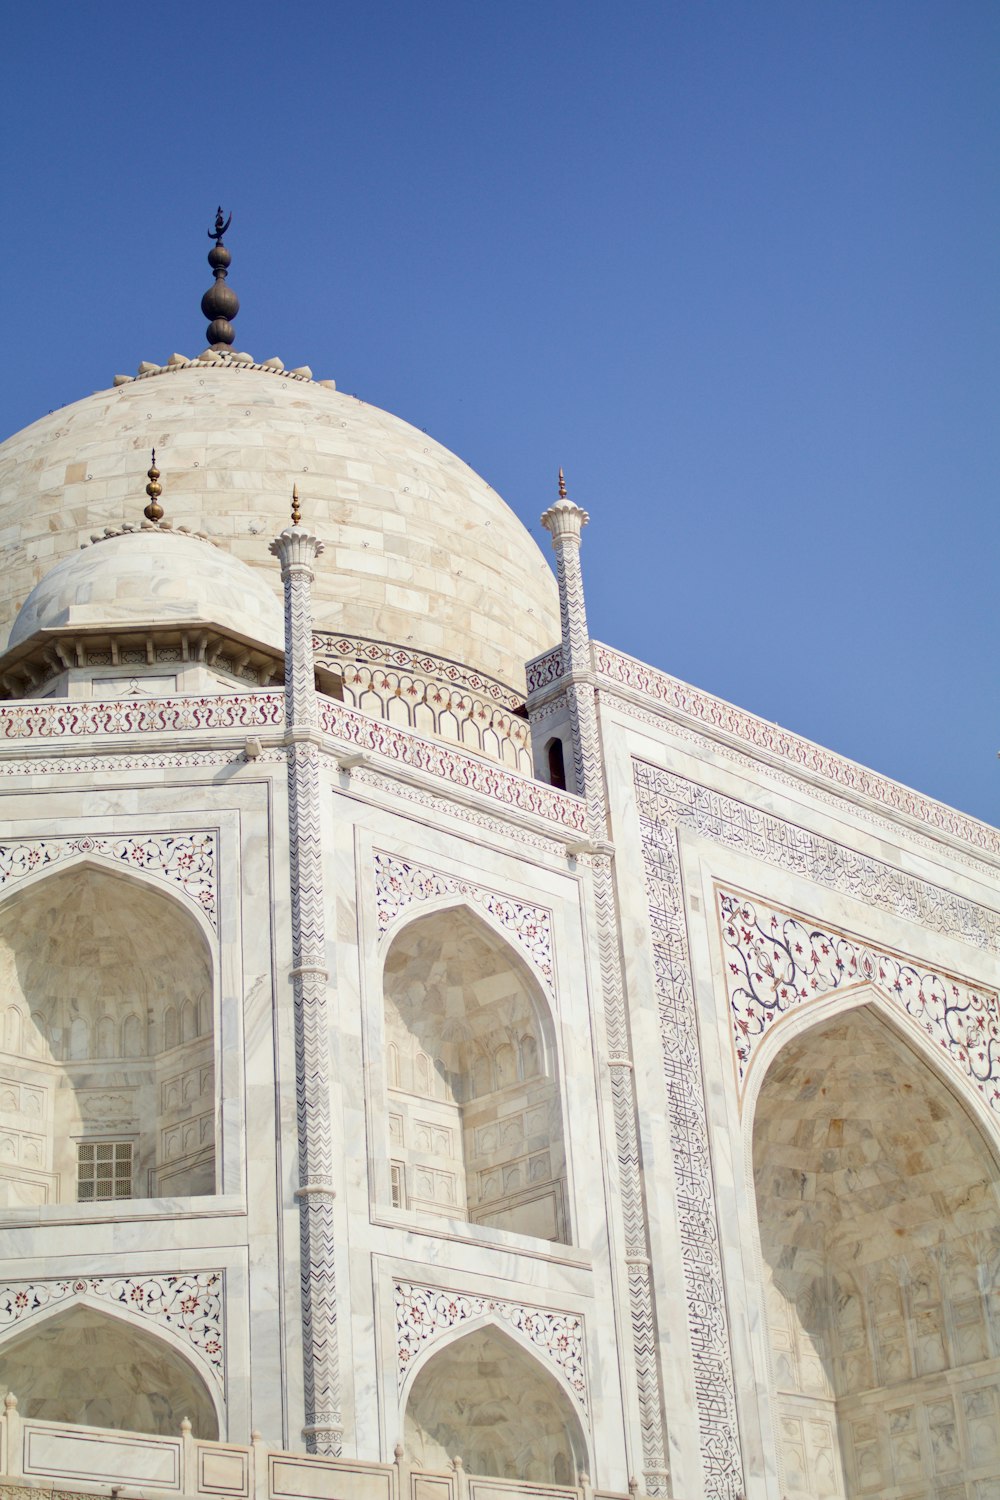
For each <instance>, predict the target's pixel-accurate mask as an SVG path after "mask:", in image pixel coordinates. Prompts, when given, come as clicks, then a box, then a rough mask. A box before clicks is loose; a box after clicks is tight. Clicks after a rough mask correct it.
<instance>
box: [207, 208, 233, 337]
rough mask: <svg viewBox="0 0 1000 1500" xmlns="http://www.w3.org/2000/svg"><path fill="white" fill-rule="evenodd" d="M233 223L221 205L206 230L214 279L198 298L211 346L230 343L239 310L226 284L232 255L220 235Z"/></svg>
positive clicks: (231, 291)
mask: <svg viewBox="0 0 1000 1500" xmlns="http://www.w3.org/2000/svg"><path fill="white" fill-rule="evenodd" d="M232 222H233V216H232V214H230V215H229V218H228V219H226V218H224V216H223V213H222V209H221V207H220V208H219V210H218V212H217V213H216V215H215V228H214V229H210V230H209V231H208V237H209V239H210V240H214V241H215V244H214V245H213V246H212V248H211V250H210V251H209V252H208V263H209V265H210V266H211V267H212V270H213V271H214V272H215V281H214V282H213V284H212V285H211V286H210V287H209V289H208V291H207V292H206V293H205V295H204V297H202V299H201V310H202V312H203V313H204V315H205V317H206V318H210V319H211V320H212V321H211V322H210V323H209V325H208V342H209V344H211V345H212V346H213V347H214V346H216V345H219V344H231V343H232V342H233V340H234V339H235V337H236V329H235V328H234V327H233V319H234V318H235V316H236V314H237V313H238V312H239V310H240V299H239V297H237V295H236V293H235V292H234V291H233V289H232V287H231V286H227V285H226V277H227V276H228V275H229V267H230V264H231V262H232V259H233V257H232V256H231V255H230V253H229V251H228V250H227V249H226V247H225V245H224V244H223V243H222V236H223V235H224V234H225V233H226V231H227V230H228V228H229V226H230V224H231V223H232Z"/></svg>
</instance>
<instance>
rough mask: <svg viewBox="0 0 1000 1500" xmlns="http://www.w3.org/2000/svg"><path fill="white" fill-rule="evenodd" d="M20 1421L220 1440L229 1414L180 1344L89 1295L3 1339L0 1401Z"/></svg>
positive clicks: (49, 1311)
mask: <svg viewBox="0 0 1000 1500" xmlns="http://www.w3.org/2000/svg"><path fill="white" fill-rule="evenodd" d="M8 1391H12V1392H13V1393H14V1394H15V1395H16V1396H17V1398H18V1409H19V1411H20V1414H21V1416H22V1417H26V1418H29V1419H31V1418H35V1419H36V1420H39V1421H53V1422H67V1423H71V1424H74V1425H76V1424H82V1425H86V1426H89V1427H105V1428H117V1429H124V1430H126V1431H131V1432H151V1433H156V1434H160V1435H170V1436H175V1435H176V1433H177V1432H178V1431H179V1430H180V1424H181V1421H182V1419H183V1418H184V1417H185V1416H186V1417H188V1418H189V1419H190V1421H191V1424H192V1431H193V1434H194V1436H195V1437H200V1438H205V1439H217V1438H219V1437H220V1436H221V1435H222V1433H223V1432H224V1420H225V1410H224V1405H223V1402H222V1398H221V1394H220V1392H219V1391H218V1389H217V1388H216V1386H215V1382H214V1380H210V1379H206V1378H205V1375H204V1373H203V1372H202V1371H201V1370H200V1369H199V1368H198V1363H197V1361H196V1360H195V1359H194V1358H192V1356H191V1352H190V1351H189V1350H188V1349H186V1348H185V1347H184V1345H183V1344H182V1343H181V1341H180V1340H179V1339H178V1338H176V1337H175V1336H173V1335H171V1334H170V1333H169V1332H168V1331H166V1330H161V1329H159V1328H155V1329H154V1328H152V1327H150V1326H149V1324H148V1323H145V1322H141V1321H140V1320H139V1319H137V1318H135V1317H133V1316H132V1315H131V1314H129V1313H128V1312H127V1311H126V1310H125V1309H119V1308H116V1307H109V1306H108V1305H106V1304H103V1303H100V1302H98V1301H97V1300H96V1299H94V1298H91V1297H88V1296H86V1295H81V1296H76V1297H74V1298H73V1300H72V1302H71V1303H70V1304H69V1305H66V1304H65V1303H63V1304H59V1305H56V1306H54V1307H52V1308H48V1309H45V1310H44V1311H42V1312H40V1313H38V1314H36V1315H35V1316H33V1317H31V1318H30V1319H26V1320H25V1321H23V1322H22V1323H19V1324H17V1325H15V1327H13V1328H11V1329H10V1330H8V1331H6V1332H5V1333H4V1334H3V1336H2V1337H0V1393H3V1394H6V1393H7V1392H8Z"/></svg>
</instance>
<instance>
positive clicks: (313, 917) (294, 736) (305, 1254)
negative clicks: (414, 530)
mask: <svg viewBox="0 0 1000 1500" xmlns="http://www.w3.org/2000/svg"><path fill="white" fill-rule="evenodd" d="M292 517H293V522H292V525H291V526H288V527H286V528H285V530H284V531H283V532H282V533H281V535H280V536H278V537H276V538H275V540H274V541H273V542H272V543H271V551H272V553H273V554H274V556H275V557H277V558H278V560H279V561H280V563H281V581H282V583H283V584H284V589H285V727H286V734H285V738H286V743H287V746H288V825H289V826H288V845H289V867H290V875H291V894H292V970H291V980H292V993H293V1002H294V1006H295V1083H296V1115H297V1122H298V1147H299V1186H298V1189H297V1190H296V1195H295V1196H296V1197H297V1199H298V1202H299V1233H300V1248H301V1260H300V1266H301V1269H300V1274H301V1280H302V1349H303V1366H304V1385H305V1426H304V1427H303V1437H304V1438H305V1443H306V1448H307V1450H308V1451H309V1452H310V1453H322V1454H328V1455H331V1456H333V1457H339V1456H340V1451H341V1438H342V1432H343V1429H342V1425H341V1416H340V1368H339V1361H338V1355H337V1301H336V1278H335V1266H334V1237H333V1200H334V1196H335V1193H334V1186H333V1141H332V1131H331V1122H330V1034H329V1023H328V1011H327V986H328V984H329V978H330V976H329V973H328V971H327V968H326V931H325V922H324V908H325V901H324V891H323V846H322V836H321V797H320V774H319V753H320V735H319V730H318V712H317V703H316V680H315V672H314V668H313V653H312V599H311V593H312V581H313V566H312V565H313V562H314V560H315V558H316V557H317V556H318V555H319V553H321V552H322V551H323V543H322V542H321V541H320V540H319V538H318V537H317V536H315V535H314V534H313V532H311V531H310V530H309V529H308V528H307V527H304V526H302V525H301V524H300V522H299V514H298V497H297V496H296V497H295V501H294V508H293V511H292Z"/></svg>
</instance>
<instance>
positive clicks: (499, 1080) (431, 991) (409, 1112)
mask: <svg viewBox="0 0 1000 1500" xmlns="http://www.w3.org/2000/svg"><path fill="white" fill-rule="evenodd" d="M383 995H384V1007H385V1041H386V1056H387V1058H388V1060H389V1065H388V1080H387V1089H388V1120H389V1155H390V1160H391V1178H392V1200H393V1203H394V1205H395V1206H397V1207H405V1208H411V1209H416V1210H419V1211H421V1212H425V1213H431V1214H437V1215H441V1216H447V1217H451V1218H463V1219H467V1220H468V1221H469V1222H471V1223H474V1224H486V1225H492V1226H494V1227H496V1228H500V1229H507V1230H511V1231H513V1232H514V1233H518V1234H530V1235H534V1236H537V1237H538V1238H540V1239H546V1240H560V1241H564V1242H565V1241H567V1240H568V1238H569V1236H568V1226H567V1216H566V1201H565V1195H566V1153H565V1147H564V1143H563V1131H562V1109H561V1104H560V1097H559V1083H558V1080H557V1078H556V1076H555V1066H554V1060H553V1059H554V1047H553V1044H552V1037H551V1035H550V1034H549V1033H550V1031H551V1023H550V1021H549V1017H548V1010H547V1006H546V1004H545V1001H544V998H543V996H542V994H541V992H540V988H539V986H538V984H537V981H535V980H534V978H533V977H532V976H531V975H530V974H529V973H528V970H527V968H526V965H525V964H524V963H523V962H522V961H521V959H520V958H519V957H518V955H517V954H515V953H514V952H513V950H512V949H511V948H510V946H509V945H508V944H507V943H505V942H504V941H503V939H502V938H500V937H498V936H497V934H495V933H494V932H493V930H492V929H491V928H490V927H488V926H487V924H486V923H484V922H482V921H481V920H480V919H479V918H478V917H477V916H475V915H474V914H473V913H472V912H470V911H468V910H467V909H466V908H464V907H460V908H449V909H447V910H443V911H436V912H432V913H428V914H427V915H425V916H421V917H418V918H417V919H416V920H415V921H413V922H411V923H410V924H409V925H408V926H406V927H404V928H403V929H402V931H400V932H399V933H398V934H397V935H396V937H395V938H394V939H393V941H392V943H391V945H390V948H389V951H388V954H387V956H386V960H385V969H384V976H383Z"/></svg>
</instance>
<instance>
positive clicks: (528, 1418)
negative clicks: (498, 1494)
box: [403, 1325, 587, 1485]
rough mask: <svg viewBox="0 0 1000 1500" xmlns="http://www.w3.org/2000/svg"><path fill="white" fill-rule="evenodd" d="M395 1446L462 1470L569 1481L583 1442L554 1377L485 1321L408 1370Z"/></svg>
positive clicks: (579, 1465)
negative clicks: (455, 1462) (399, 1443)
mask: <svg viewBox="0 0 1000 1500" xmlns="http://www.w3.org/2000/svg"><path fill="white" fill-rule="evenodd" d="M403 1446H404V1448H405V1449H406V1453H407V1456H408V1457H409V1459H410V1461H411V1462H412V1463H415V1464H419V1465H421V1466H422V1467H424V1468H429V1469H447V1468H448V1467H449V1465H450V1463H451V1460H452V1459H453V1458H456V1457H458V1458H461V1460H462V1462H463V1464H464V1465H465V1468H466V1470H467V1471H468V1472H469V1473H470V1474H489V1475H494V1476H496V1477H498V1478H502V1479H520V1480H530V1481H533V1482H535V1483H540V1484H564V1485H572V1484H576V1482H577V1475H578V1474H579V1473H580V1472H582V1471H583V1470H585V1469H586V1467H587V1459H586V1444H585V1441H584V1437H583V1430H582V1428H581V1425H580V1419H579V1417H578V1415H577V1413H576V1411H575V1410H574V1409H573V1403H572V1401H571V1400H570V1398H569V1396H568V1395H567V1394H566V1392H565V1391H564V1390H563V1388H562V1386H561V1385H560V1384H559V1382H558V1380H556V1379H555V1377H554V1376H553V1375H550V1374H549V1372H548V1371H547V1370H546V1369H545V1368H544V1367H543V1366H542V1364H541V1363H540V1361H539V1360H537V1359H536V1358H535V1357H534V1356H533V1355H532V1354H529V1353H528V1351H527V1350H526V1349H524V1348H523V1347H522V1346H521V1345H520V1344H519V1343H517V1342H516V1341H515V1340H514V1339H512V1338H510V1337H509V1336H508V1335H507V1334H505V1333H503V1332H502V1331H501V1330H500V1329H499V1328H495V1327H493V1326H492V1325H489V1326H486V1327H483V1328H478V1329H476V1330H474V1331H473V1332H471V1333H467V1334H464V1335H463V1336H462V1337H461V1338H459V1339H456V1340H455V1341H454V1342H453V1343H451V1344H448V1345H447V1347H446V1348H444V1349H441V1350H439V1351H438V1353H436V1354H433V1355H431V1357H430V1359H429V1360H428V1361H427V1363H426V1364H425V1365H424V1366H423V1368H422V1369H421V1370H420V1371H419V1372H418V1374H417V1375H416V1377H415V1379H414V1381H413V1384H412V1386H411V1388H410V1393H409V1397H408V1399H407V1402H406V1415H405V1423H404V1437H403Z"/></svg>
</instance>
